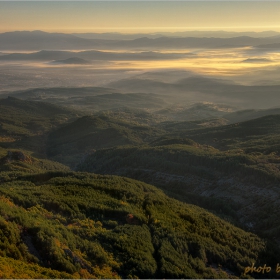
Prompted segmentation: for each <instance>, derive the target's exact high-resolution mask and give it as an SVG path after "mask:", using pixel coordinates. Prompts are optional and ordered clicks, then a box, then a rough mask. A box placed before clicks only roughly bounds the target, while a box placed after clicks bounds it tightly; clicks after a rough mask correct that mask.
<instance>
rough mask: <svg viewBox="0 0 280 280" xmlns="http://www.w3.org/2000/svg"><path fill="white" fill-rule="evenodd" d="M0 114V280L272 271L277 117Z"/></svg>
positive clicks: (8, 103)
mask: <svg viewBox="0 0 280 280" xmlns="http://www.w3.org/2000/svg"><path fill="white" fill-rule="evenodd" d="M0 107H1V111H0V121H1V130H0V211H1V217H0V248H1V253H0V258H1V264H0V267H1V274H0V277H2V278H240V277H250V276H253V277H261V276H262V275H259V274H257V273H255V274H252V273H250V274H247V275H244V274H243V273H244V268H245V267H247V266H251V265H252V263H255V264H256V265H263V264H264V263H267V264H270V265H271V266H273V265H274V264H277V262H278V260H279V258H280V255H279V253H278V251H279V250H278V248H279V247H278V242H279V232H280V231H279V225H278V223H277V215H278V212H279V206H280V205H279V202H278V199H277V197H278V196H279V188H278V183H279V163H280V158H279V149H278V146H279V145H278V138H279V133H280V126H279V115H268V116H264V117H261V118H258V119H253V120H249V121H246V122H239V123H233V124H227V123H228V122H230V120H229V119H228V120H227V119H226V116H228V115H231V116H233V115H232V113H225V112H224V111H223V110H228V109H227V108H225V107H222V106H217V107H215V106H214V105H213V106H212V105H211V106H210V105H195V106H193V107H191V108H189V109H188V110H181V111H180V112H181V113H178V111H176V110H175V111H172V110H171V111H170V115H169V117H167V118H165V117H163V112H157V111H155V110H154V111H153V112H151V111H150V110H149V109H146V110H144V109H129V108H121V107H119V108H117V109H116V108H115V109H114V110H107V111H100V112H97V113H92V114H91V115H86V113H85V112H84V111H83V112H80V111H77V110H73V109H71V108H69V107H68V108H67V107H61V106H57V105H53V104H49V103H45V102H42V101H40V102H39V101H28V100H20V99H17V98H13V97H12V98H11V97H10V98H6V99H1V100H0ZM192 108H193V109H192ZM195 108H200V109H201V110H202V111H200V112H199V113H196V112H197V111H196V110H195ZM166 110H169V109H168V107H167V108H166ZM174 112H177V113H178V114H181V117H182V119H184V118H186V120H185V121H180V120H177V121H176V120H174V119H173V120H171V119H170V118H171V116H172V114H173V116H175V115H176V114H177V113H174ZM209 112H212V113H211V114H214V115H211V114H210V115H209V114H208V113H209ZM221 112H223V113H221ZM174 114H175V115H174ZM222 114H225V115H222ZM236 114H237V113H236ZM202 116H206V117H208V118H206V119H205V118H204V119H203V118H202ZM213 116H215V117H216V118H214V119H213V118H212V117H213ZM233 117H234V118H235V117H236V116H235V115H234V116H233ZM233 117H232V118H233ZM168 118H169V119H168ZM174 118H175V117H174ZM175 119H176V118H175ZM71 169H72V170H73V171H70V170H71ZM85 171H86V172H91V173H95V174H91V173H83V172H85ZM96 174H103V175H96ZM115 175H119V176H125V177H118V176H115ZM129 177H130V179H129ZM134 179H136V180H137V181H136V180H134ZM148 184H151V185H148ZM152 185H154V186H152ZM200 207H202V208H200ZM203 208H204V209H203ZM267 276H268V277H276V276H277V275H276V274H275V272H273V271H272V272H271V273H269V274H267Z"/></svg>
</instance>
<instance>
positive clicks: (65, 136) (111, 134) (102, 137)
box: [47, 115, 160, 167]
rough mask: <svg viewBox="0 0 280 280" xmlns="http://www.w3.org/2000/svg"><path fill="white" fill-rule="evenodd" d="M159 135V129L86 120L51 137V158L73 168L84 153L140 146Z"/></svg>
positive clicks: (102, 119)
mask: <svg viewBox="0 0 280 280" xmlns="http://www.w3.org/2000/svg"><path fill="white" fill-rule="evenodd" d="M159 133H160V130H158V129H153V128H151V127H148V126H143V125H133V124H129V123H128V122H124V121H118V120H115V119H111V118H109V117H107V116H106V115H99V116H86V117H83V118H80V119H78V120H76V121H74V122H72V123H70V124H67V125H65V126H63V127H60V128H59V129H57V130H55V131H53V132H52V133H51V134H50V135H49V138H48V144H47V145H48V156H49V157H50V158H52V159H55V160H57V161H59V162H63V163H65V164H70V165H71V166H72V167H74V166H75V165H76V164H77V163H78V162H79V160H81V158H82V157H84V155H85V153H89V152H91V151H92V150H93V149H100V148H106V147H114V146H119V145H127V144H140V143H143V142H144V141H149V139H152V138H154V137H156V136H157V135H158V134H159ZM73 165H74V166H73Z"/></svg>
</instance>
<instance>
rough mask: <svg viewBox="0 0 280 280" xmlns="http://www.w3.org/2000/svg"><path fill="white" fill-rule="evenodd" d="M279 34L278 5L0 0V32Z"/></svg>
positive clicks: (276, 2) (272, 3)
mask: <svg viewBox="0 0 280 280" xmlns="http://www.w3.org/2000/svg"><path fill="white" fill-rule="evenodd" d="M15 30H19V31H21V30H30V31H32V30H42V31H47V32H65V33H72V32H98V33H103V32H121V33H139V32H140V33H143V32H145V33H153V32H157V31H166V32H169V31H170V32H175V31H187V30H226V31H264V30H275V31H280V1H0V32H7V31H15Z"/></svg>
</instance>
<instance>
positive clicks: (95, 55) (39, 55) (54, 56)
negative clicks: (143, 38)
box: [0, 50, 195, 64]
mask: <svg viewBox="0 0 280 280" xmlns="http://www.w3.org/2000/svg"><path fill="white" fill-rule="evenodd" d="M73 56H75V57H73ZM193 56H195V55H194V54H192V53H188V52H186V53H159V52H156V51H154V52H152V51H149V52H138V53H125V52H123V53H117V52H109V51H107V52H103V51H96V50H89V51H81V52H71V51H52V50H42V51H39V52H32V53H12V54H5V55H2V56H1V58H0V60H7V61H16V60H41V61H49V60H68V61H66V63H67V64H69V62H70V63H71V62H72V63H73V62H75V61H77V59H78V60H79V61H80V62H81V60H147V59H153V60H164V59H178V58H183V57H193ZM73 58H75V60H73ZM69 59H70V60H69Z"/></svg>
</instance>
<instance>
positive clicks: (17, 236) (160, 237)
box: [0, 172, 275, 278]
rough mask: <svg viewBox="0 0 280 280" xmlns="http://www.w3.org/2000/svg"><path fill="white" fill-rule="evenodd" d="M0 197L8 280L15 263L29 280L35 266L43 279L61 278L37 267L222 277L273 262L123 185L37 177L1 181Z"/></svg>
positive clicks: (232, 236) (254, 244) (240, 235)
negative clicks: (10, 260) (21, 268)
mask: <svg viewBox="0 0 280 280" xmlns="http://www.w3.org/2000/svg"><path fill="white" fill-rule="evenodd" d="M0 194H1V196H0V211H1V213H2V216H1V218H0V240H1V254H2V257H4V259H3V262H1V265H2V268H3V270H4V271H6V272H7V273H8V272H9V271H11V270H12V272H11V273H10V274H4V275H8V276H9V277H18V275H19V274H18V273H16V272H14V273H13V270H14V268H11V267H14V266H15V264H19V267H23V266H26V271H25V274H24V275H26V276H30V277H33V275H34V273H32V271H33V269H34V265H33V264H36V263H37V264H38V265H39V267H38V269H37V274H36V275H39V276H40V275H47V277H48V278H60V277H61V278H65V277H66V274H59V272H53V274H52V273H51V272H50V270H48V271H45V272H44V268H42V267H47V268H52V269H55V270H58V271H60V272H63V273H69V274H71V275H72V277H75V278H79V277H82V278H87V277H89V278H116V277H117V278H118V277H121V278H129V277H133V278H136V277H139V278H229V277H233V276H234V275H235V277H236V276H237V277H238V276H240V275H241V274H242V273H243V272H244V267H245V266H248V265H251V263H260V262H263V261H275V260H274V259H271V258H270V257H271V256H269V254H268V252H266V250H267V249H266V247H265V243H264V242H263V241H261V240H260V239H259V238H258V237H257V236H256V235H254V234H252V233H247V232H245V231H243V230H240V229H238V228H236V227H234V226H232V225H231V224H229V223H227V222H225V221H223V220H221V219H219V218H217V217H216V216H214V215H213V214H210V213H208V212H206V211H205V210H202V209H201V208H198V207H196V206H191V205H187V204H184V203H181V202H178V201H177V200H174V199H171V198H169V197H167V196H166V195H164V194H163V192H161V191H160V190H158V189H156V188H155V187H153V186H151V185H147V184H145V183H142V182H139V181H134V180H131V179H128V178H121V177H114V176H101V175H89V174H83V173H61V172H56V173H42V174H38V175H29V176H22V177H19V178H17V179H12V178H11V179H8V178H7V179H6V182H2V183H1V185H0ZM5 233H8V235H5ZM6 258H12V259H14V260H20V261H21V263H17V261H12V262H10V263H11V264H10V265H9V266H8V264H7V262H8V261H9V259H6ZM27 262H29V263H30V264H29V265H25V263H27ZM218 267H219V268H218ZM45 273H46V274H45ZM40 277H41V276H40ZM70 277H71V276H70ZM70 277H68V276H67V277H66V278H70ZM42 278H43V277H42Z"/></svg>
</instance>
